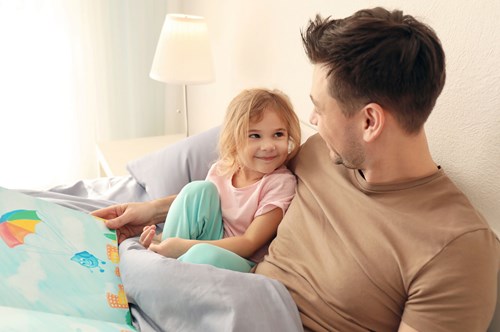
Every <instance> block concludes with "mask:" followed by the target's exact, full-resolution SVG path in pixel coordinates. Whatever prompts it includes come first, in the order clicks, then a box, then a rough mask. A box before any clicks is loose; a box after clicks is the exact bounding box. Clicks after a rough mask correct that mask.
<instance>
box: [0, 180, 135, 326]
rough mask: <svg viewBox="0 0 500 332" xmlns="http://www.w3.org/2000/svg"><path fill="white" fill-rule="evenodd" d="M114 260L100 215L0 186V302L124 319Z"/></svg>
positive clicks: (123, 321)
mask: <svg viewBox="0 0 500 332" xmlns="http://www.w3.org/2000/svg"><path fill="white" fill-rule="evenodd" d="M118 260H119V258H118V249H117V243H116V234H115V232H114V231H111V230H109V229H108V228H107V227H106V226H105V224H104V221H103V220H101V219H98V218H95V217H93V216H91V215H89V214H85V213H82V212H80V211H76V210H71V209H68V208H65V207H62V206H59V205H57V204H54V203H51V202H47V201H44V200H41V199H38V198H33V197H30V196H27V195H24V194H21V193H18V192H15V191H11V190H7V189H4V188H1V187H0V266H1V269H0V280H2V282H1V283H0V294H1V296H0V306H5V307H14V308H22V309H27V310H33V311H40V312H46V313H53V314H58V315H65V316H74V317H82V318H86V319H91V320H102V321H108V322H113V323H119V324H126V323H128V322H130V312H129V310H128V303H127V300H126V296H125V291H124V289H123V285H122V282H121V279H120V273H119V269H118ZM2 316H3V315H2Z"/></svg>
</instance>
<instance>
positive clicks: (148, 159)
mask: <svg viewBox="0 0 500 332" xmlns="http://www.w3.org/2000/svg"><path fill="white" fill-rule="evenodd" d="M219 130H220V128H219V127H214V128H212V129H209V130H207V131H205V132H202V133H200V134H197V135H193V136H190V137H187V138H185V139H183V140H181V141H179V142H176V143H174V144H171V145H169V146H166V147H164V148H163V149H161V150H158V151H155V152H152V153H150V154H147V155H145V156H143V157H140V158H138V159H135V160H132V161H130V162H129V163H128V164H127V170H128V171H129V173H130V174H131V175H132V176H133V177H134V178H135V180H136V181H137V182H138V183H139V184H140V185H141V186H143V187H144V189H145V190H146V192H147V193H148V195H149V196H150V197H151V199H157V198H161V197H165V196H168V195H172V194H177V193H179V191H180V190H181V189H182V187H184V186H185V185H186V184H187V183H189V182H191V181H194V180H203V179H205V177H206V175H207V173H208V169H209V168H210V166H211V164H213V163H214V162H215V161H216V160H217V142H218V140H219Z"/></svg>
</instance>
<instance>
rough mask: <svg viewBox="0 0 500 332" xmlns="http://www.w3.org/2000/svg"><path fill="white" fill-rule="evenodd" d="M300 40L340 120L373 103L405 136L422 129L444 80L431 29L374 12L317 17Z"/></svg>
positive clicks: (439, 48)
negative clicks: (324, 75) (321, 70)
mask: <svg viewBox="0 0 500 332" xmlns="http://www.w3.org/2000/svg"><path fill="white" fill-rule="evenodd" d="M301 35H302V41H303V44H304V48H305V51H306V54H307V56H308V57H309V60H310V61H311V62H312V63H313V64H320V65H324V66H326V68H327V69H328V84H329V90H330V95H331V96H332V97H333V98H335V99H336V100H337V101H338V102H339V103H340V105H341V106H342V109H343V111H344V114H346V115H347V116H349V115H352V114H354V113H355V112H357V111H358V110H359V109H360V108H361V107H362V106H364V105H365V104H367V103H370V102H374V103H378V104H379V105H381V106H382V107H384V108H385V109H387V110H388V111H389V112H391V114H393V115H394V117H395V118H396V119H397V121H398V122H399V123H400V125H401V126H402V127H403V129H404V130H405V131H406V132H408V133H416V132H418V131H419V130H420V129H421V128H422V126H423V124H424V123H425V121H426V120H427V118H428V117H429V114H430V113H431V111H432V109H433V107H434V105H435V103H436V100H437V98H438V96H439V94H440V93H441V91H442V90H443V86H444V83H445V79H446V70H445V55H444V51H443V48H442V46H441V42H440V40H439V39H438V37H437V36H436V33H435V32H434V30H433V29H432V28H430V27H429V26H427V25H426V24H424V23H421V22H419V21H417V20H416V19H415V18H413V17H412V16H410V15H403V12H401V11H399V10H394V11H392V12H390V11H388V10H386V9H384V8H380V7H378V8H374V9H366V10H360V11H358V12H356V13H355V14H354V15H352V16H349V17H347V18H344V19H337V20H335V19H331V18H330V17H328V18H325V19H323V18H322V17H321V16H319V15H317V16H316V18H315V20H314V21H313V20H311V21H309V25H308V26H307V29H306V30H305V31H302V32H301Z"/></svg>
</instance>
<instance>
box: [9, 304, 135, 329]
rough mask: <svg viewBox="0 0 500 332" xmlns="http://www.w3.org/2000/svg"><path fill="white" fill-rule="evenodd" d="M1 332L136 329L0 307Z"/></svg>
mask: <svg viewBox="0 0 500 332" xmlns="http://www.w3.org/2000/svg"><path fill="white" fill-rule="evenodd" d="M0 317H2V323H1V330H2V331H10V332H26V331H50V332H67V331H85V332H101V331H109V332H112V331H116V332H133V331H135V329H133V328H132V327H130V326H128V325H125V324H116V323H110V322H104V321H97V320H91V319H86V318H79V317H67V316H61V315H55V314H48V313H43V312H40V311H30V310H25V309H17V308H8V307H1V306H0Z"/></svg>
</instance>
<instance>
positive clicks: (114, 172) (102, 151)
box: [97, 134, 186, 176]
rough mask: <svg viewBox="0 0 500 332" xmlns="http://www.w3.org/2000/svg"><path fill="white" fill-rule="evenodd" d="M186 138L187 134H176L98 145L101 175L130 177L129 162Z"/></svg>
mask: <svg viewBox="0 0 500 332" xmlns="http://www.w3.org/2000/svg"><path fill="white" fill-rule="evenodd" d="M185 137H186V135H185V134H176V135H166V136H152V137H141V138H135V139H126V140H117V141H107V142H100V143H97V160H98V161H99V175H100V176H121V175H128V172H127V169H126V165H127V163H128V162H129V161H131V160H134V159H136V158H139V157H142V156H144V155H146V154H148V153H150V152H153V151H156V150H159V149H161V148H163V147H165V146H167V145H169V144H172V143H175V142H177V141H179V140H181V139H183V138H185Z"/></svg>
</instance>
